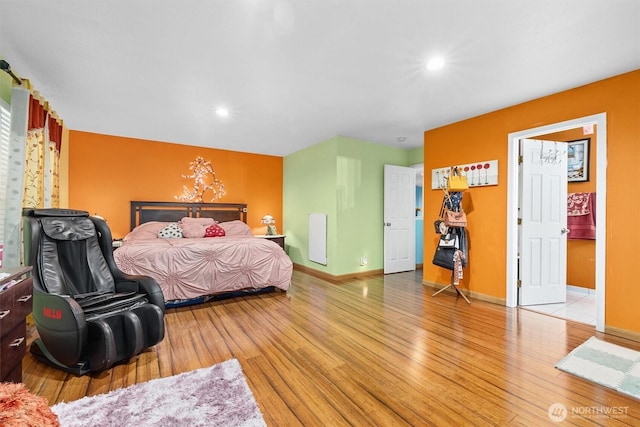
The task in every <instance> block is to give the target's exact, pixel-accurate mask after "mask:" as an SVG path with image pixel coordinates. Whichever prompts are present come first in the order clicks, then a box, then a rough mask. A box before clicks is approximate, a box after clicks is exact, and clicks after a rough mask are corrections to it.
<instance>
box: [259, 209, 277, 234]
mask: <svg viewBox="0 0 640 427" xmlns="http://www.w3.org/2000/svg"><path fill="white" fill-rule="evenodd" d="M261 222H262V223H263V224H266V225H267V234H266V235H267V236H276V235H277V234H278V231H277V230H276V227H275V225H272V224H275V223H276V220H275V219H273V217H272V216H271V215H269V214H266V215H265V216H263V217H262V221H261Z"/></svg>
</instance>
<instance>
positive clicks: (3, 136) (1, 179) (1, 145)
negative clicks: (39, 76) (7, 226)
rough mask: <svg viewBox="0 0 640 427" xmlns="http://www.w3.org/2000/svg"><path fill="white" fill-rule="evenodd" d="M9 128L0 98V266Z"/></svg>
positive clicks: (6, 107)
mask: <svg viewBox="0 0 640 427" xmlns="http://www.w3.org/2000/svg"><path fill="white" fill-rule="evenodd" d="M10 129H11V110H10V108H9V105H8V104H7V103H6V102H5V101H4V100H3V99H0V267H2V248H3V246H4V220H5V208H6V204H7V174H8V172H9V170H8V167H9V134H10Z"/></svg>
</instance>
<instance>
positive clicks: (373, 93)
mask: <svg viewBox="0 0 640 427" xmlns="http://www.w3.org/2000/svg"><path fill="white" fill-rule="evenodd" d="M434 54H442V55H444V56H445V58H446V66H445V68H444V69H442V70H440V71H438V72H428V71H427V70H426V69H425V67H424V65H425V62H426V60H427V58H428V57H430V56H431V55H434ZM0 55H1V56H2V57H3V58H4V59H5V60H6V61H8V62H9V63H10V64H11V67H12V68H13V70H14V71H15V72H16V73H18V74H19V75H20V76H22V77H24V78H28V79H30V80H31V82H32V84H33V86H34V88H35V89H36V90H38V91H39V92H40V93H41V94H42V96H43V97H44V98H46V99H47V100H48V101H49V102H50V104H51V105H52V106H53V108H54V109H55V110H56V111H57V112H58V114H59V116H60V117H61V118H62V119H64V120H65V123H66V124H67V126H68V127H69V128H70V129H73V130H81V131H88V132H96V133H104V134H110V135H118V136H127V137H134V138H142V139H150V140H156V141H167V142H174V143H179V144H188V145H196V146H206V147H214V148H222V149H229V150H236V151H246V152H254V153H262V154H272V155H278V156H285V155H288V154H290V153H292V152H295V151H297V150H299V149H302V148H304V147H307V146H310V145H313V144H315V143H318V142H321V141H324V140H327V139H329V138H331V137H334V136H336V135H343V136H348V137H353V138H357V139H361V140H366V141H372V142H376V143H381V144H386V145H395V146H399V147H405V148H410V147H418V146H421V145H422V143H423V132H424V131H425V130H428V129H432V128H435V127H438V126H442V125H444V124H448V123H452V122H455V121H458V120H461V119H465V118H468V117H473V116H476V115H478V114H482V113H485V112H489V111H493V110H496V109H500V108H503V107H507V106H510V105H514V104H517V103H521V102H524V101H527V100H530V99H534V98H538V97H541V96H544V95H548V94H552V93H555V92H559V91H562V90H565V89H569V88H573V87H577V86H581V85H584V84H586V83H590V82H593V81H596V80H600V79H603V78H606V77H610V76H613V75H616V74H621V73H624V72H627V71H631V70H634V69H638V68H640V1H638V0H482V1H480V0H180V1H178V0H173V1H172V0H56V1H46V2H42V1H37V0H0ZM219 106H225V107H226V108H228V109H229V110H230V112H231V115H230V116H229V117H227V118H220V117H217V116H216V115H215V114H214V111H215V109H216V108H217V107H219ZM593 113H597V111H593ZM399 137H404V138H406V139H405V140H404V141H402V142H400V141H399V140H398V138H399Z"/></svg>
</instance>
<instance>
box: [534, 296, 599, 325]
mask: <svg viewBox="0 0 640 427" xmlns="http://www.w3.org/2000/svg"><path fill="white" fill-rule="evenodd" d="M522 308H524V309H527V310H530V311H535V312H538V313H544V314H550V315H552V316H555V317H561V318H563V319H569V320H574V321H576V322H581V323H587V324H589V325H594V326H595V324H596V294H595V290H593V289H585V288H578V287H576V286H567V302H566V303H564V304H545V305H530V306H526V307H522Z"/></svg>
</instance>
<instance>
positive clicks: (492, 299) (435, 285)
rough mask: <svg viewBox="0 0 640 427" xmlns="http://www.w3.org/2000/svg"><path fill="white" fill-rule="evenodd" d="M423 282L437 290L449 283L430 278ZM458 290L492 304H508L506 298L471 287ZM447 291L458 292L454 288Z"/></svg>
mask: <svg viewBox="0 0 640 427" xmlns="http://www.w3.org/2000/svg"><path fill="white" fill-rule="evenodd" d="M422 284H423V285H425V286H429V287H431V288H434V289H435V290H436V291H437V290H439V289H442V288H444V287H446V286H449V285H443V284H440V283H434V282H430V281H428V280H423V281H422ZM458 290H459V291H460V292H462V293H463V294H465V295H466V296H467V297H469V298H473V299H477V300H480V301H485V302H489V303H491V304H497V305H507V300H506V299H505V298H497V297H494V296H491V295H486V294H481V293H479V292H474V291H470V290H469V289H464V288H458ZM445 292H451V293H453V294H454V295H455V294H456V291H455V290H453V289H450V290H447V291H445Z"/></svg>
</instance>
